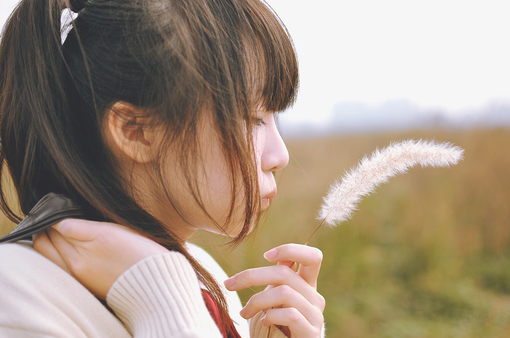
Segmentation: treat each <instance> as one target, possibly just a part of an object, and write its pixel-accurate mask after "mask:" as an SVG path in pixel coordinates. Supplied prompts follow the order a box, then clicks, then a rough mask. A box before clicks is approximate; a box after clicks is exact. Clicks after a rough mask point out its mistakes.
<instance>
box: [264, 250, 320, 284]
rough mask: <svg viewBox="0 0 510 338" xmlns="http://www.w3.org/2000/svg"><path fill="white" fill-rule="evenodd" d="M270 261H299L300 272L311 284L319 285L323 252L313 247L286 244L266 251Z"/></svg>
mask: <svg viewBox="0 0 510 338" xmlns="http://www.w3.org/2000/svg"><path fill="white" fill-rule="evenodd" d="M264 257H265V258H266V259H267V260H268V261H270V262H282V261H292V262H296V263H299V264H300V266H299V270H298V274H299V275H300V276H301V277H302V278H303V279H304V280H305V281H306V282H307V283H308V284H310V285H311V286H313V287H317V277H318V276H319V271H320V268H321V263H322V252H321V251H320V250H319V249H317V248H313V247H309V246H306V245H299V244H285V245H281V246H279V247H276V248H274V249H271V250H269V251H267V252H266V253H264Z"/></svg>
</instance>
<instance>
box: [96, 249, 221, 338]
mask: <svg viewBox="0 0 510 338" xmlns="http://www.w3.org/2000/svg"><path fill="white" fill-rule="evenodd" d="M106 300H107V303H108V305H109V306H110V307H111V309H112V310H113V311H114V312H115V314H116V315H117V316H118V317H119V318H120V320H121V321H122V322H123V323H124V324H125V325H126V327H127V328H128V330H129V331H130V333H131V334H132V335H133V337H136V338H145V337H147V338H149V337H150V338H158V337H186V338H188V337H190V338H191V337H193V338H194V337H208V338H209V337H211V338H213V337H218V338H221V334H220V331H219V329H218V327H217V326H216V324H215V322H214V320H213V319H212V318H211V316H210V315H209V312H208V310H207V307H206V305H205V303H204V300H203V298H202V293H201V290H200V286H199V281H198V278H197V276H196V274H195V271H194V270H193V268H192V266H191V264H190V263H189V262H188V260H187V259H186V258H185V257H184V256H183V255H182V254H180V253H178V252H169V253H165V254H160V255H155V256H151V257H148V258H146V259H144V260H142V261H141V262H138V263H137V264H136V265H134V266H132V267H131V268H130V269H128V270H127V271H126V272H124V273H123V274H122V275H121V276H120V277H119V278H118V279H117V281H116V282H115V283H114V284H113V286H112V287H111V289H110V291H109V293H108V295H107V298H106Z"/></svg>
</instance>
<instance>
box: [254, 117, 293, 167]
mask: <svg viewBox="0 0 510 338" xmlns="http://www.w3.org/2000/svg"><path fill="white" fill-rule="evenodd" d="M267 127H268V128H267V133H266V142H265V146H264V151H263V153H262V158H261V167H262V170H263V171H265V172H268V171H270V172H272V171H277V170H280V169H283V168H285V167H286V166H287V164H289V152H288V150H287V147H286V146H285V143H284V142H283V139H282V137H281V135H280V132H279V131H278V128H277V127H276V122H275V121H274V119H272V121H271V123H270V124H269V125H268V126H267Z"/></svg>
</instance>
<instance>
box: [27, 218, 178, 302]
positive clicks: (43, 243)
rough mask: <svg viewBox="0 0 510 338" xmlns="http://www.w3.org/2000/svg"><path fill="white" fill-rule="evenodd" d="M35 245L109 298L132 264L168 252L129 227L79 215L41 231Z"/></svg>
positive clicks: (95, 291)
mask: <svg viewBox="0 0 510 338" xmlns="http://www.w3.org/2000/svg"><path fill="white" fill-rule="evenodd" d="M34 249H35V250H36V251H37V252H39V253H40V254H41V255H43V256H45V257H46V258H48V259H49V260H51V261H53V262H54V263H55V264H57V265H58V266H60V267H61V268H62V269H64V270H66V271H67V272H69V273H70V274H71V275H72V276H73V277H74V278H76V279H77V280H78V281H79V282H80V283H81V284H82V285H83V286H85V287H86V288H87V289H89V290H90V291H91V292H92V293H94V294H95V295H96V296H97V297H99V298H101V299H106V295H107V294H108V291H109V290H110V288H111V286H112V285H113V283H114V282H115V281H116V280H117V278H119V277H120V275H122V274H123V273H124V272H125V271H126V270H127V269H129V268H130V267H131V266H133V265H134V264H136V263H138V262H139V261H141V260H143V259H144V258H147V257H149V256H152V255H155V254H158V253H165V252H168V250H167V249H166V248H164V247H163V246H161V245H159V244H158V243H156V242H154V241H152V240H150V239H148V238H145V237H143V236H141V235H139V234H137V233H135V232H134V231H132V230H129V229H128V228H126V227H123V226H120V225H117V224H113V223H100V222H92V221H85V220H78V219H65V220H63V221H61V222H59V223H57V224H55V225H54V226H53V227H51V228H47V229H46V230H44V231H41V232H40V233H39V234H38V235H37V238H36V239H35V240H34Z"/></svg>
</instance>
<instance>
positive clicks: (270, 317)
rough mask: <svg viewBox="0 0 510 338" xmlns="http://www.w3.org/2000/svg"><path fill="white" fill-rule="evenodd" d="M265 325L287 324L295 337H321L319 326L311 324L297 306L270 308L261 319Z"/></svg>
mask: <svg viewBox="0 0 510 338" xmlns="http://www.w3.org/2000/svg"><path fill="white" fill-rule="evenodd" d="M260 321H261V322H262V324H263V325H265V326H271V325H281V326H287V327H288V328H289V329H290V332H291V333H292V337H293V338H309V337H320V330H321V328H322V324H321V325H320V326H319V327H316V326H313V325H311V324H310V323H309V322H308V321H307V320H306V319H305V318H304V316H303V315H302V314H301V313H300V312H299V311H298V310H296V309H295V308H281V309H270V310H267V313H266V315H265V316H264V317H262V318H261V320H260Z"/></svg>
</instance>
